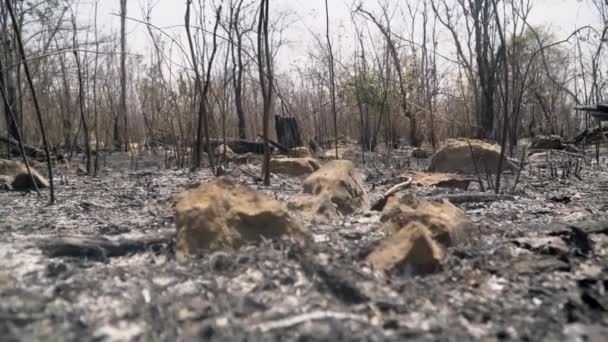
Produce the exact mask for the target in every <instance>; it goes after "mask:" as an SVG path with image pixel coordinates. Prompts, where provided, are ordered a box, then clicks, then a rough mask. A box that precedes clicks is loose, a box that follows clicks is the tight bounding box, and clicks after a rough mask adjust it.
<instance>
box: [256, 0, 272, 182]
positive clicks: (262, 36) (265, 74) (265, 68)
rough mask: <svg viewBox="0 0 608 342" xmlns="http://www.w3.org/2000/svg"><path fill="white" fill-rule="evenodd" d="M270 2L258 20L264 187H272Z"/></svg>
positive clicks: (262, 4)
mask: <svg viewBox="0 0 608 342" xmlns="http://www.w3.org/2000/svg"><path fill="white" fill-rule="evenodd" d="M269 7H270V6H269V0H261V2H260V9H259V12H260V13H259V18H258V32H257V40H258V42H257V43H258V53H257V60H258V69H259V76H260V88H261V90H262V99H263V102H264V112H263V118H262V120H263V138H264V163H263V167H262V173H263V178H264V185H270V145H269V143H268V139H269V135H270V118H271V111H272V92H273V84H274V77H273V70H272V54H271V51H270V37H269V35H268V20H269V19H268V17H269Z"/></svg>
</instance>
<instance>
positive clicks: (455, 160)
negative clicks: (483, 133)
mask: <svg viewBox="0 0 608 342" xmlns="http://www.w3.org/2000/svg"><path fill="white" fill-rule="evenodd" d="M469 143H470V144H471V145H470V146H469ZM471 149H472V153H471ZM472 155H473V156H475V162H474V161H473V159H472ZM499 161H500V146H498V145H496V144H489V143H486V142H484V141H481V140H475V139H463V138H461V139H450V140H448V141H447V143H446V145H445V146H443V147H442V148H441V149H439V151H437V153H435V154H434V155H433V157H432V158H431V164H430V165H429V171H430V172H446V173H467V174H474V173H476V170H475V165H477V170H478V171H479V173H480V174H483V175H485V174H487V173H496V170H497V169H498V162H499ZM503 170H517V166H516V165H515V164H514V163H513V162H511V161H510V160H508V159H507V158H503Z"/></svg>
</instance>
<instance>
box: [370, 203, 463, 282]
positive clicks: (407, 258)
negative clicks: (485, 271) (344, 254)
mask: <svg viewBox="0 0 608 342" xmlns="http://www.w3.org/2000/svg"><path fill="white" fill-rule="evenodd" d="M380 221H381V222H383V226H382V229H383V230H384V231H385V232H386V233H387V234H388V235H389V237H388V238H387V239H385V240H384V241H383V242H381V243H380V244H379V245H378V246H377V247H376V248H374V250H373V251H372V253H371V254H370V255H369V256H368V258H367V261H368V262H369V264H370V265H371V266H372V267H373V268H374V269H375V270H379V271H383V272H393V271H396V272H404V271H405V272H407V273H410V274H414V275H422V274H428V273H432V272H435V271H437V270H439V269H440V268H441V264H442V263H443V260H444V256H445V254H446V251H445V250H446V248H448V247H452V246H456V245H459V244H462V243H464V242H465V241H466V240H467V239H468V235H469V234H470V232H471V229H472V228H473V223H472V222H471V221H470V220H469V219H468V218H467V217H466V215H465V213H464V211H462V210H461V209H459V208H458V207H455V206H454V205H452V204H451V203H449V202H447V201H446V202H443V203H431V202H426V201H420V200H418V199H416V198H415V197H414V196H413V195H405V196H403V197H399V196H392V197H391V198H389V200H388V202H387V204H386V206H385V207H384V210H383V212H382V216H381V218H380Z"/></svg>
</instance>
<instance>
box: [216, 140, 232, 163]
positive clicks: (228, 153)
mask: <svg viewBox="0 0 608 342" xmlns="http://www.w3.org/2000/svg"><path fill="white" fill-rule="evenodd" d="M224 147H225V148H226V160H233V159H235V158H236V157H237V156H238V155H237V154H236V153H235V152H234V151H233V150H232V149H231V148H230V147H229V146H227V145H224V144H222V145H220V146H218V147H216V148H215V150H213V154H214V155H215V156H216V157H221V156H223V155H224Z"/></svg>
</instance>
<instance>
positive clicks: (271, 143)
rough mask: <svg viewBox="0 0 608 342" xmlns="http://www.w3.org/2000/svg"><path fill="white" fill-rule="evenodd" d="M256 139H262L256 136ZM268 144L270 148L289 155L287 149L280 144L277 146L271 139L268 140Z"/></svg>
mask: <svg viewBox="0 0 608 342" xmlns="http://www.w3.org/2000/svg"><path fill="white" fill-rule="evenodd" d="M258 137H260V138H262V139H264V137H263V136H261V135H259V134H258ZM268 143H269V144H270V145H272V146H274V147H275V148H277V149H278V150H279V151H281V152H283V153H289V148H287V147H286V146H283V145H281V144H279V143H278V142H276V141H273V140H272V139H268Z"/></svg>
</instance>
